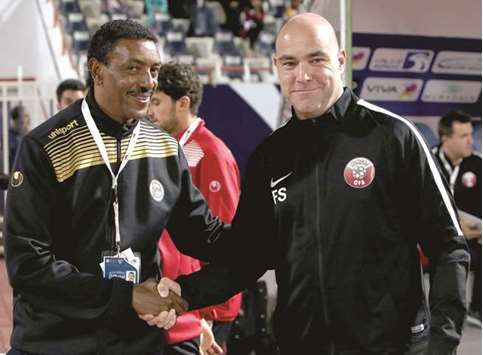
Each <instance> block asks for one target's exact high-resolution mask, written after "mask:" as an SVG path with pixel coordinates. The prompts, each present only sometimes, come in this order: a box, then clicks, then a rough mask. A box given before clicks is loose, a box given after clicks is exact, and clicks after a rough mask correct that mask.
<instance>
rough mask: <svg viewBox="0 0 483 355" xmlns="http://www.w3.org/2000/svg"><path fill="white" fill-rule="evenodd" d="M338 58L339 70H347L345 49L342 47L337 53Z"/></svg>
mask: <svg viewBox="0 0 483 355" xmlns="http://www.w3.org/2000/svg"><path fill="white" fill-rule="evenodd" d="M337 60H338V61H339V70H340V72H341V73H343V72H344V71H345V50H344V49H341V50H339V53H338V54H337Z"/></svg>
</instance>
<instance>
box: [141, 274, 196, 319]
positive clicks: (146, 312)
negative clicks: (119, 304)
mask: <svg viewBox="0 0 483 355" xmlns="http://www.w3.org/2000/svg"><path fill="white" fill-rule="evenodd" d="M132 306H133V308H134V310H135V311H136V313H137V314H138V316H139V318H141V319H142V320H144V321H145V322H146V323H148V324H149V325H150V326H154V325H155V326H157V327H158V328H163V329H169V328H171V327H172V326H173V325H175V323H176V317H177V316H179V315H181V314H183V313H185V312H186V311H187V310H188V303H187V302H186V301H185V300H184V299H183V298H181V287H180V286H179V284H178V283H176V282H175V281H172V280H170V279H168V278H166V277H163V278H162V279H161V281H159V283H157V282H156V281H155V280H154V279H152V278H151V279H147V280H146V281H144V282H143V283H141V284H139V285H134V288H133V296H132Z"/></svg>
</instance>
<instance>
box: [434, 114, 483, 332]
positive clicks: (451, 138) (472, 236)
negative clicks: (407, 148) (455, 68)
mask: <svg viewBox="0 0 483 355" xmlns="http://www.w3.org/2000/svg"><path fill="white" fill-rule="evenodd" d="M438 132H439V137H440V141H441V144H440V145H439V146H437V147H435V148H433V153H434V154H435V155H436V158H437V161H438V162H439V164H440V166H441V170H442V172H443V174H444V176H445V177H446V179H447V180H448V182H449V185H450V189H451V192H452V193H453V195H454V199H455V203H456V207H457V208H458V209H459V210H461V211H463V212H464V213H460V222H461V227H462V229H463V233H464V235H465V238H466V240H467V241H468V246H469V248H470V252H471V268H472V270H473V272H474V276H475V277H474V284H473V294H472V297H471V300H472V301H471V305H470V307H469V311H468V320H470V321H472V322H474V323H476V324H478V325H479V326H481V156H480V155H479V154H478V153H476V152H474V151H473V127H472V125H471V116H470V115H468V114H467V113H466V112H463V111H459V110H458V111H450V112H448V113H447V114H446V115H445V116H443V117H442V118H441V120H440V121H439V126H438ZM468 214H470V215H472V216H474V217H476V218H471V216H468ZM478 221H479V222H478Z"/></svg>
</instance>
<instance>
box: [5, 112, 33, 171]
mask: <svg viewBox="0 0 483 355" xmlns="http://www.w3.org/2000/svg"><path fill="white" fill-rule="evenodd" d="M10 117H11V121H10V123H11V126H10V128H9V130H8V157H9V162H10V165H9V167H10V170H11V169H12V166H13V163H14V161H15V155H16V154H17V149H18V148H19V147H20V143H21V142H22V139H23V137H24V136H25V135H26V134H27V133H28V132H29V131H30V114H29V113H28V112H27V110H26V108H25V106H23V105H22V104H20V105H17V106H15V107H14V108H13V109H12V111H10Z"/></svg>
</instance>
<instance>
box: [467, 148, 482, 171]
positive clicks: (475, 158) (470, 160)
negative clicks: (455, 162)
mask: <svg viewBox="0 0 483 355" xmlns="http://www.w3.org/2000/svg"><path fill="white" fill-rule="evenodd" d="M463 161H464V162H465V163H466V164H470V165H476V166H477V167H479V168H480V169H481V154H480V153H479V152H477V151H473V153H471V155H470V156H468V157H466V158H464V159H463Z"/></svg>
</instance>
